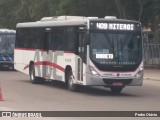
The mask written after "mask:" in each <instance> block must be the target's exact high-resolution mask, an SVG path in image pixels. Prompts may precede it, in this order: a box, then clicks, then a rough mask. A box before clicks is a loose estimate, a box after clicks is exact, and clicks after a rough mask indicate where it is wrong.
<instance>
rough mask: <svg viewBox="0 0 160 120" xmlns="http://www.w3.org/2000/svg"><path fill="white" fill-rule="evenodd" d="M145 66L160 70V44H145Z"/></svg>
mask: <svg viewBox="0 0 160 120" xmlns="http://www.w3.org/2000/svg"><path fill="white" fill-rule="evenodd" d="M144 66H145V67H152V68H160V44H144Z"/></svg>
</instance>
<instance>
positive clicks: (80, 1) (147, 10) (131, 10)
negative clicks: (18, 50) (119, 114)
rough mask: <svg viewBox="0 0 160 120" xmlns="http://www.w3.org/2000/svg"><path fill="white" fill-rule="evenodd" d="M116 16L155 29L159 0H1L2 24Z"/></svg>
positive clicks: (157, 27) (156, 27)
mask: <svg viewBox="0 0 160 120" xmlns="http://www.w3.org/2000/svg"><path fill="white" fill-rule="evenodd" d="M59 15H76V16H98V17H104V16H117V17H118V18H124V19H132V20H138V21H140V22H141V23H142V25H143V26H146V27H148V26H150V27H151V28H152V29H153V30H154V31H156V30H158V29H159V26H158V25H159V24H160V0H0V16H1V17H0V27H1V28H13V29H15V26H16V24H17V23H19V22H27V21H28V22H30V21H38V20H40V19H41V18H42V17H45V16H59Z"/></svg>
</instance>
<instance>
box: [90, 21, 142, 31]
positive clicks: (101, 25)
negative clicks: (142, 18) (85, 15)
mask: <svg viewBox="0 0 160 120" xmlns="http://www.w3.org/2000/svg"><path fill="white" fill-rule="evenodd" d="M90 29H92V30H110V31H114V30H116V31H139V30H141V27H140V24H139V23H129V22H128V23H124V22H121V23H120V22H104V21H96V22H95V21H94V22H90Z"/></svg>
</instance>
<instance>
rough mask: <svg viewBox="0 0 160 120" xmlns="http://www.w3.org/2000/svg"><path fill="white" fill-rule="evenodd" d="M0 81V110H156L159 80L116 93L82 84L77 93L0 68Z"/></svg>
mask: <svg viewBox="0 0 160 120" xmlns="http://www.w3.org/2000/svg"><path fill="white" fill-rule="evenodd" d="M0 84H1V85H0V86H1V89H2V95H3V99H4V101H0V111H14V110H15V111H160V81H157V80H149V79H145V80H144V84H143V86H141V87H126V88H124V89H123V91H122V93H121V94H119V95H113V94H111V92H110V90H109V89H107V88H103V87H98V88H97V87H96V88H95V87H87V88H86V87H82V88H81V90H79V92H70V91H68V90H67V88H66V86H65V85H64V84H63V83H59V82H53V83H45V84H43V85H40V84H38V85H36V84H32V83H31V82H30V80H29V77H28V75H24V74H22V73H20V72H17V71H0ZM49 119H52V118H49ZM57 119H58V120H59V119H66V118H56V120H57ZM67 119H68V120H70V119H71V118H67ZM72 119H74V118H72ZM79 119H81V118H79ZM83 119H84V118H83ZM85 119H87V120H90V119H95V120H97V118H85ZM101 119H106V118H101ZM110 119H113V118H110ZM114 119H116V120H119V118H114ZM123 119H124V120H125V119H128V118H123ZM130 119H131V120H132V119H134V118H130ZM139 119H140V120H141V119H143V118H139ZM146 119H148V120H150V119H151V118H146ZM146 119H145V120H146ZM16 120H17V119H16ZM151 120H158V118H152V119H151Z"/></svg>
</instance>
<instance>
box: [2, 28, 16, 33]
mask: <svg viewBox="0 0 160 120" xmlns="http://www.w3.org/2000/svg"><path fill="white" fill-rule="evenodd" d="M15 33H16V31H15V30H12V29H0V34H15Z"/></svg>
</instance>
